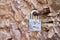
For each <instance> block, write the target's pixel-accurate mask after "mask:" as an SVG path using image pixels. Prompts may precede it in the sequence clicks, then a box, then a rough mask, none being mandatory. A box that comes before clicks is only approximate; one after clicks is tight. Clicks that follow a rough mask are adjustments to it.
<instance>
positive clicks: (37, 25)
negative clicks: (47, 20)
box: [28, 19, 41, 31]
mask: <svg viewBox="0 0 60 40" xmlns="http://www.w3.org/2000/svg"><path fill="white" fill-rule="evenodd" d="M28 30H29V31H40V30H41V21H40V20H35V19H29V28H28Z"/></svg>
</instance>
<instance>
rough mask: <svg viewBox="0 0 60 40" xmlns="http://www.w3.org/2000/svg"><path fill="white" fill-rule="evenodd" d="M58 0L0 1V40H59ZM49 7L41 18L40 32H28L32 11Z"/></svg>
mask: <svg viewBox="0 0 60 40" xmlns="http://www.w3.org/2000/svg"><path fill="white" fill-rule="evenodd" d="M59 1H60V0H55V1H54V0H43V1H42V0H0V40H60V6H59V4H60V2H59ZM47 6H48V7H49V8H50V10H51V13H49V14H48V15H44V17H43V16H41V18H40V19H41V22H42V30H41V31H40V32H28V20H29V14H30V12H31V11H32V10H33V9H36V10H41V9H43V8H44V7H47Z"/></svg>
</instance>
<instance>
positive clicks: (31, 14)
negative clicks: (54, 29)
mask: <svg viewBox="0 0 60 40" xmlns="http://www.w3.org/2000/svg"><path fill="white" fill-rule="evenodd" d="M33 12H37V13H38V11H37V10H32V11H31V13H30V19H33ZM37 19H40V17H39V16H37Z"/></svg>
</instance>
